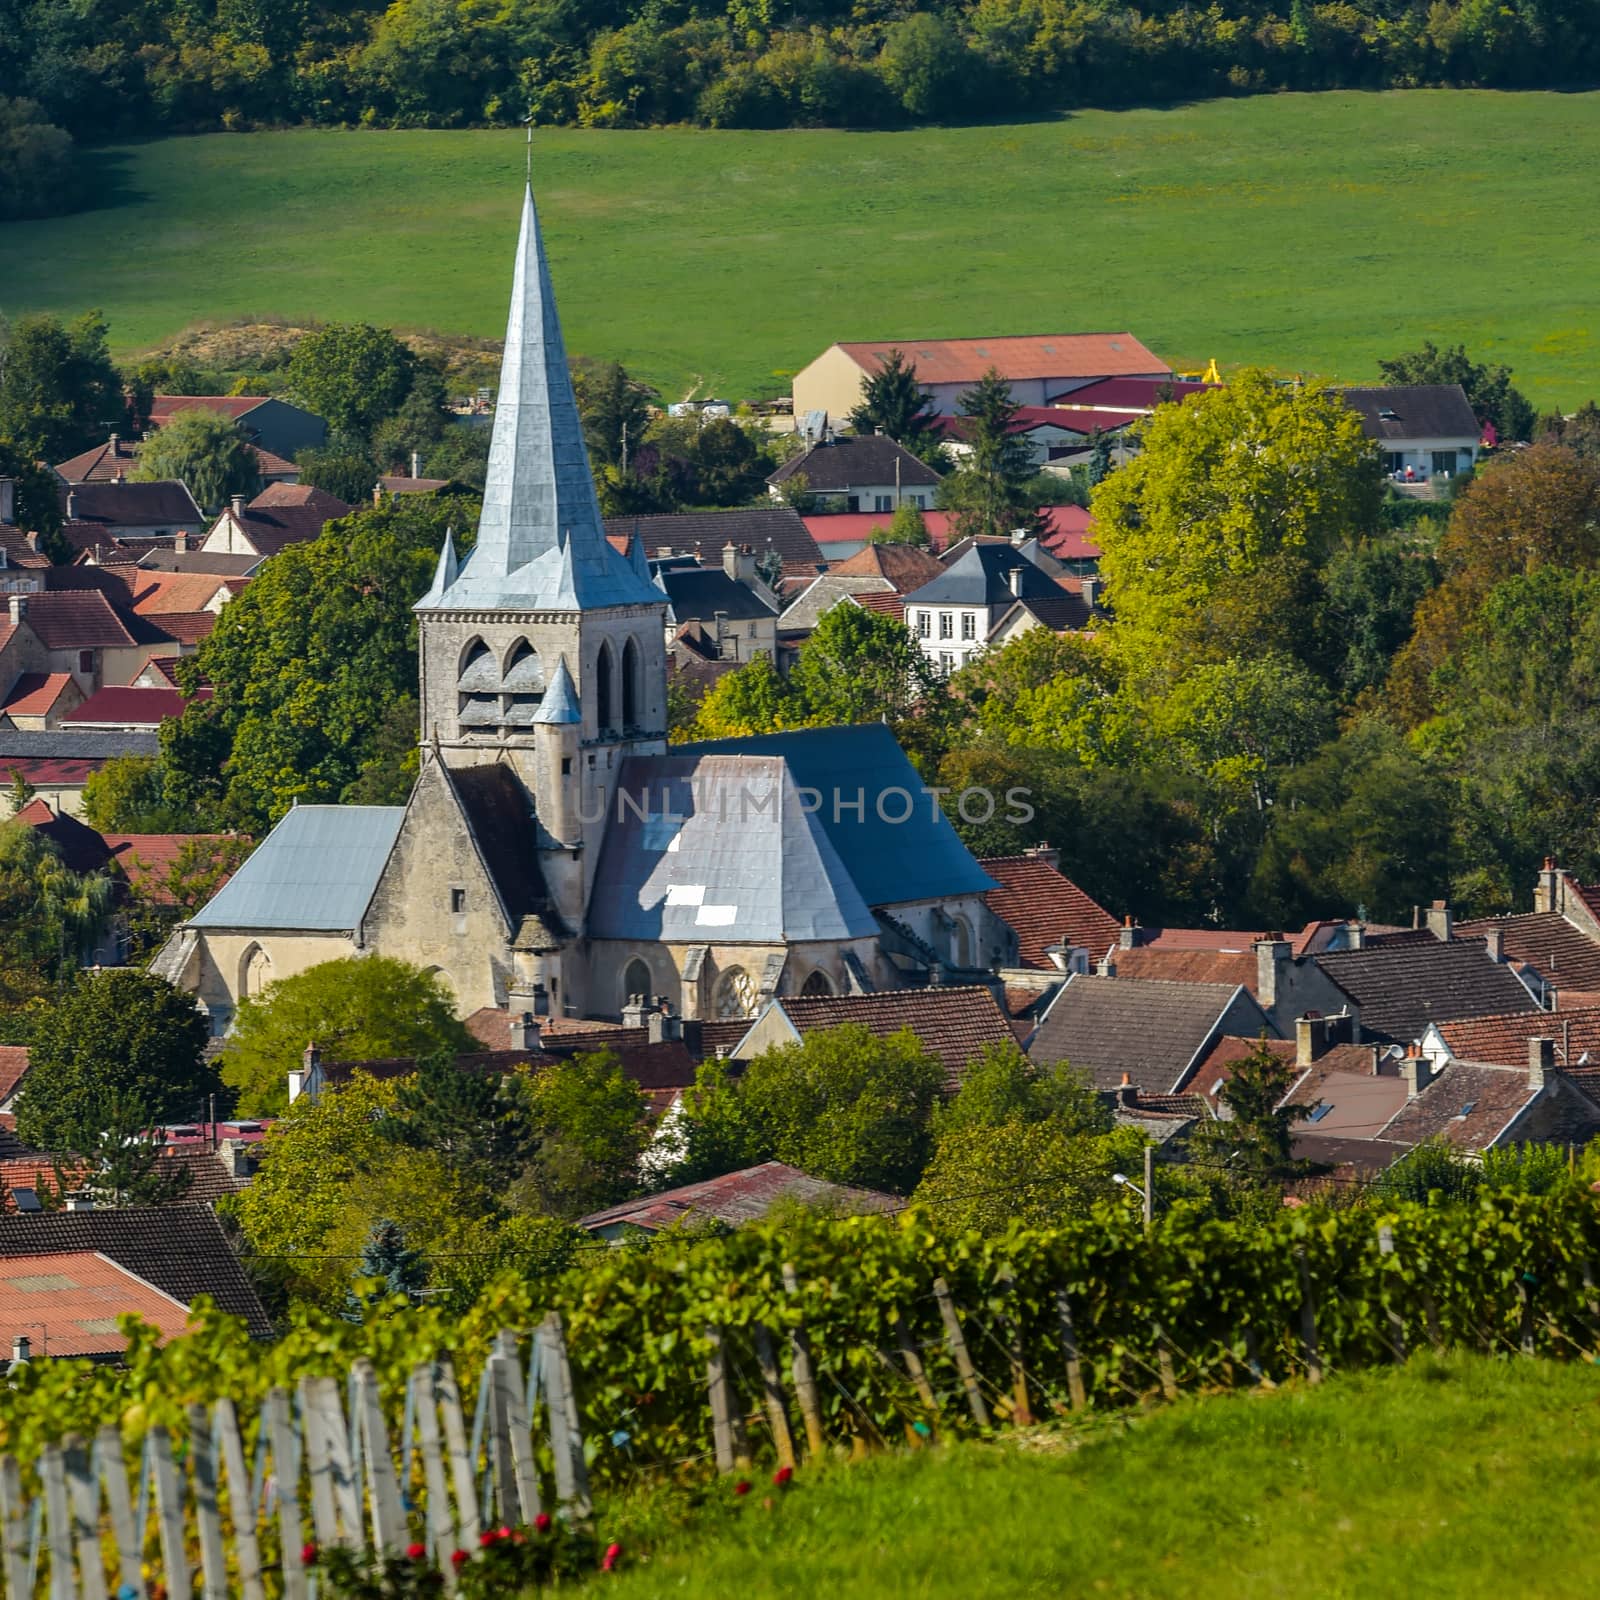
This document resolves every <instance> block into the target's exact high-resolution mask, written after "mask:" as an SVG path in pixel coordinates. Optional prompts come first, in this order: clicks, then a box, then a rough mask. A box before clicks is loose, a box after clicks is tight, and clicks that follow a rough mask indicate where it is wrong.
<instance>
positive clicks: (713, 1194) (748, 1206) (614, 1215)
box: [578, 1161, 901, 1232]
mask: <svg viewBox="0 0 1600 1600" xmlns="http://www.w3.org/2000/svg"><path fill="white" fill-rule="evenodd" d="M780 1200H792V1201H799V1202H801V1203H803V1204H809V1205H824V1206H827V1207H829V1208H830V1209H837V1210H841V1211H848V1212H875V1211H896V1210H898V1209H899V1207H900V1204H901V1202H900V1201H899V1200H898V1199H897V1198H896V1197H895V1196H894V1195H891V1194H883V1193H880V1192H879V1191H878V1190H876V1189H857V1188H854V1187H852V1186H851V1185H849V1184H842V1183H827V1182H824V1181H823V1180H822V1179H821V1178H813V1177H810V1176H808V1175H807V1174H806V1173H804V1172H801V1171H800V1170H799V1169H798V1168H797V1167H788V1166H785V1165H784V1164H783V1163H782V1162H781V1161H767V1162H763V1163H762V1164H761V1165H760V1166H758V1167H746V1168H745V1169H744V1170H743V1171H742V1172H729V1173H725V1174H724V1175H723V1176H722V1177H720V1178H710V1179H708V1180H706V1181H705V1182H704V1183H691V1184H686V1185H685V1186H684V1187H683V1188H681V1189H667V1190H664V1191H663V1192H662V1193H660V1194H651V1195H645V1196H643V1197H642V1198H641V1199H638V1200H629V1201H627V1202H625V1203H624V1204H622V1205H620V1206H612V1207H610V1208H609V1209H608V1210H605V1211H596V1212H594V1213H593V1214H592V1215H590V1216H587V1217H584V1218H583V1219H582V1221H580V1222H579V1224H578V1226H579V1227H581V1228H589V1229H591V1230H593V1229H599V1228H604V1227H614V1226H616V1225H617V1224H619V1223H623V1224H627V1225H629V1226H632V1227H635V1228H642V1229H645V1230H648V1231H650V1232H655V1231H656V1230H658V1229H661V1228H669V1227H671V1226H672V1225H673V1224H674V1223H679V1222H683V1221H684V1220H685V1219H686V1218H689V1217H696V1216H698V1217H711V1218H714V1219H715V1220H716V1221H718V1222H722V1223H726V1224H727V1225H728V1226H729V1227H734V1228H737V1227H740V1226H742V1225H743V1224H745V1223H750V1222H759V1221H760V1220H761V1218H762V1217H764V1216H765V1215H766V1214H767V1212H769V1211H770V1210H771V1209H772V1207H773V1206H774V1205H775V1204H776V1203H777V1202H778V1201H780Z"/></svg>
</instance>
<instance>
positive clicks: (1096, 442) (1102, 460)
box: [1084, 428, 1112, 489]
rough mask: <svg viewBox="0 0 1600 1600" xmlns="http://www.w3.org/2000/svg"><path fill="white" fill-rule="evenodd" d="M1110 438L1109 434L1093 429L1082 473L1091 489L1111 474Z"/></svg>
mask: <svg viewBox="0 0 1600 1600" xmlns="http://www.w3.org/2000/svg"><path fill="white" fill-rule="evenodd" d="M1111 467H1112V461H1111V438H1110V435H1108V434H1104V433H1101V432H1100V430H1099V429H1098V428H1096V429H1095V431H1094V433H1093V435H1092V436H1091V438H1090V440H1089V460H1088V463H1087V465H1086V466H1085V468H1084V475H1085V477H1086V479H1087V481H1088V484H1089V487H1090V488H1091V489H1092V488H1094V486H1095V485H1096V484H1097V483H1101V482H1103V481H1104V480H1105V479H1106V478H1109V477H1110V476H1111Z"/></svg>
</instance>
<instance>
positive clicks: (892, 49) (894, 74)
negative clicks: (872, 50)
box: [878, 11, 974, 122]
mask: <svg viewBox="0 0 1600 1600" xmlns="http://www.w3.org/2000/svg"><path fill="white" fill-rule="evenodd" d="M973 65H974V63H973V61H972V59H971V57H970V56H969V55H968V53H967V48H966V46H965V45H964V44H963V43H962V42H961V35H960V34H959V33H957V32H956V30H955V28H953V27H952V26H951V24H950V23H949V22H948V21H947V20H946V19H945V18H944V17H942V16H935V15H933V14H932V13H931V12H927V11H917V12H913V13H912V15H910V16H908V17H905V18H903V19H902V20H901V21H899V22H893V23H890V25H889V27H888V29H887V30H886V31H885V33H884V36H883V48H882V49H881V50H880V51H879V53H878V71H879V72H880V73H882V74H883V78H884V81H885V82H886V83H887V84H888V85H889V87H890V88H891V89H892V90H893V91H894V93H895V95H896V97H897V98H898V99H899V101H900V104H901V105H902V106H904V107H905V109H906V113H907V114H908V115H909V116H912V117H915V118H916V119H917V120H918V121H919V122H920V121H924V120H927V119H929V118H933V117H938V116H940V115H943V116H945V117H947V118H948V117H949V116H951V115H952V114H953V113H956V112H958V111H959V110H960V109H961V104H962V101H963V99H964V91H965V89H966V86H967V84H968V83H969V82H970V81H971V75H972V69H973Z"/></svg>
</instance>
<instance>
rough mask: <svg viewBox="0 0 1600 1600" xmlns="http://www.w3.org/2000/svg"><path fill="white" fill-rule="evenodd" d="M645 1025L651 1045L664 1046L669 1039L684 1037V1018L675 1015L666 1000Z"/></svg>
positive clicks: (646, 1020)
mask: <svg viewBox="0 0 1600 1600" xmlns="http://www.w3.org/2000/svg"><path fill="white" fill-rule="evenodd" d="M644 1025H645V1028H646V1029H647V1030H648V1032H649V1038H650V1043H651V1044H663V1043H665V1042H666V1041H667V1040H669V1039H681V1038H682V1037H683V1018H682V1017H680V1016H677V1015H675V1014H674V1012H673V1009H672V1007H671V1006H670V1005H668V1004H667V1002H666V1001H665V1000H663V1001H662V1002H661V1004H660V1006H659V1007H658V1008H657V1009H656V1010H654V1011H652V1012H651V1013H650V1014H649V1015H648V1016H647V1017H646V1018H645V1019H644Z"/></svg>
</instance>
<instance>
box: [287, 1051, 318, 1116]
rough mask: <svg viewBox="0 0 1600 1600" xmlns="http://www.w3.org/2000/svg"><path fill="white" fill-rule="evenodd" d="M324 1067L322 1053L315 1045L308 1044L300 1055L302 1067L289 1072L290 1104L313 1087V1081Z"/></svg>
mask: <svg viewBox="0 0 1600 1600" xmlns="http://www.w3.org/2000/svg"><path fill="white" fill-rule="evenodd" d="M321 1065H322V1052H321V1051H320V1050H319V1049H318V1048H317V1047H316V1045H315V1044H314V1043H312V1044H308V1045H307V1046H306V1047H305V1049H304V1050H303V1051H302V1052H301V1055H300V1065H299V1066H298V1067H291V1068H290V1070H289V1104H290V1105H293V1104H294V1103H295V1101H296V1100H298V1099H299V1098H300V1096H301V1095H302V1094H304V1093H305V1091H306V1090H307V1089H309V1088H310V1087H311V1079H312V1076H313V1074H315V1073H316V1071H317V1070H318V1068H319V1067H321Z"/></svg>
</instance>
